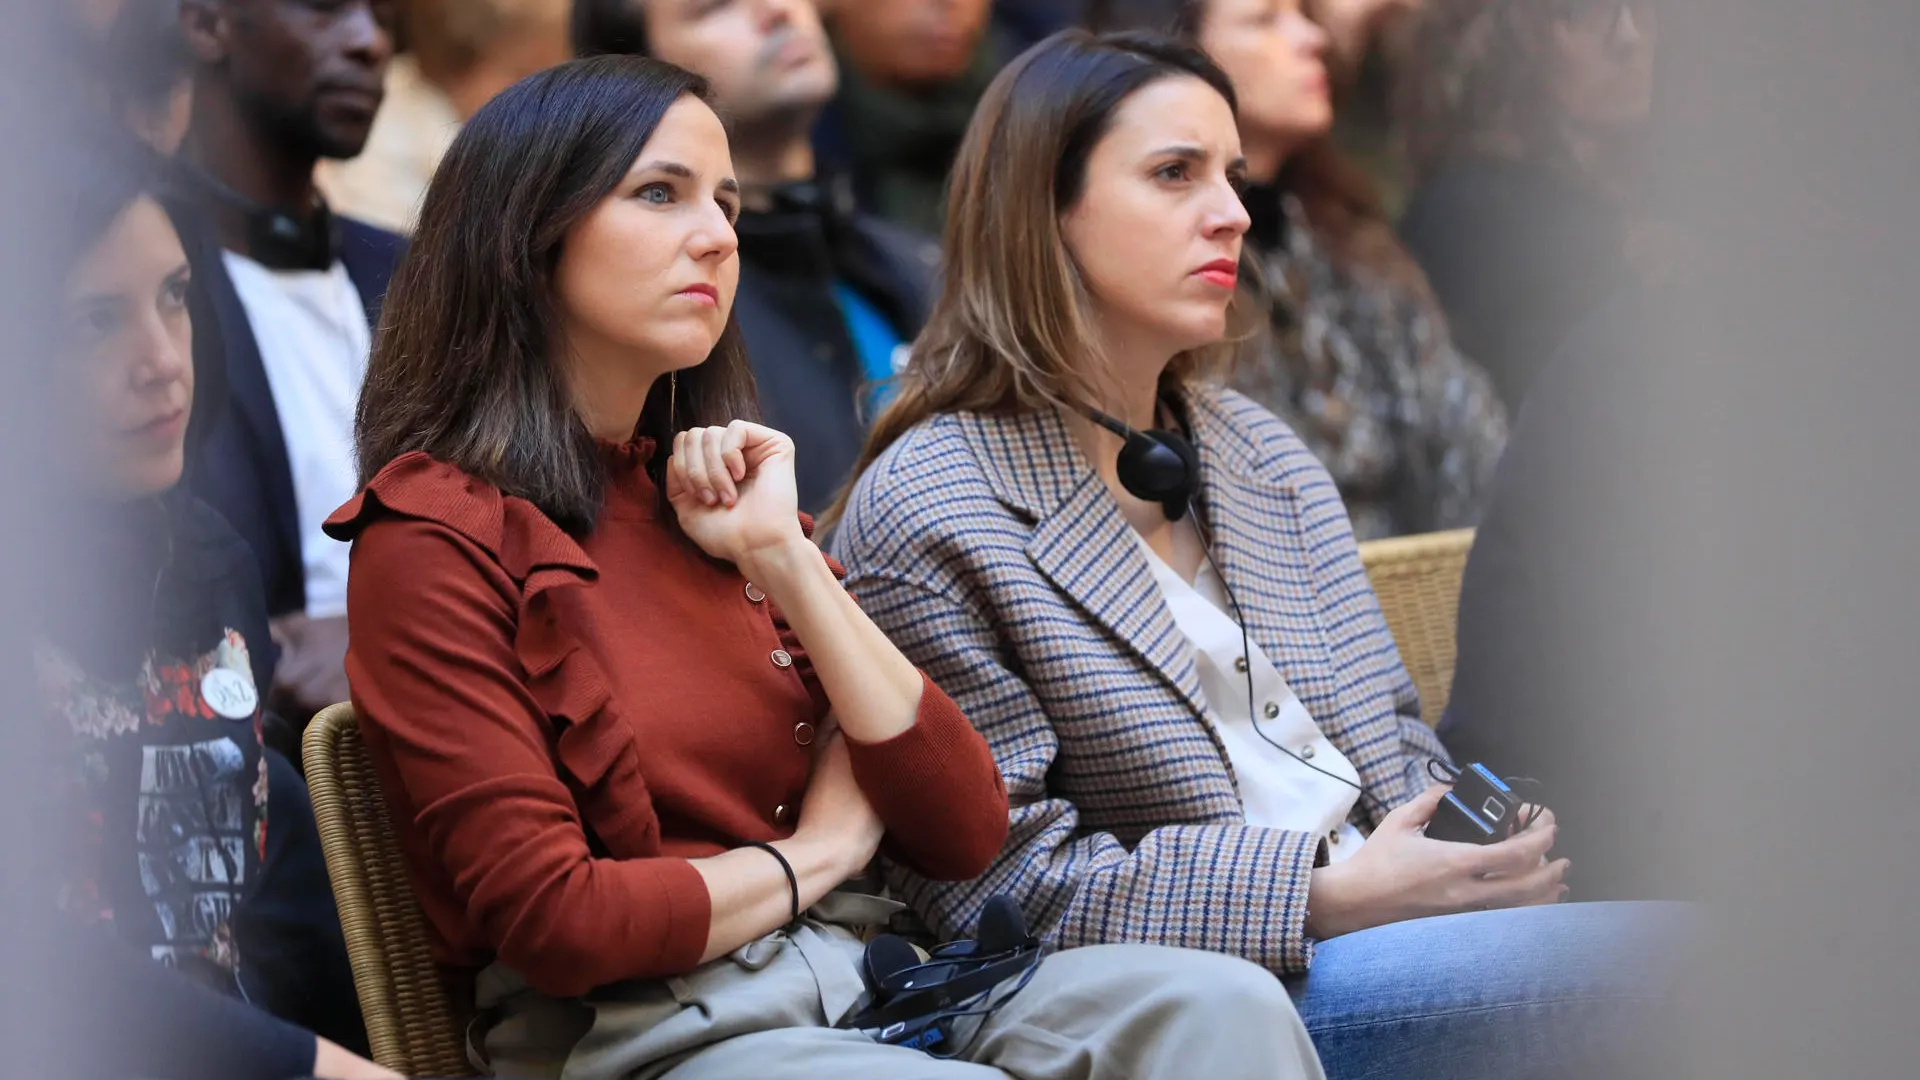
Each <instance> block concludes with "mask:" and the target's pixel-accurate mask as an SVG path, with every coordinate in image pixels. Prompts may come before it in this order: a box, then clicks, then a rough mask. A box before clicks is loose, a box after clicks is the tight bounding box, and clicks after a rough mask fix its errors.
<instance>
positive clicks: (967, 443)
mask: <svg viewBox="0 0 1920 1080" xmlns="http://www.w3.org/2000/svg"><path fill="white" fill-rule="evenodd" d="M1183 401H1184V404H1185V406H1186V413H1187V417H1188V422H1189V426H1190V430H1191V432H1192V434H1193V436H1194V441H1195V443H1196V444H1197V446H1198V448H1199V452H1200V463H1201V474H1202V485H1203V486H1202V499H1203V508H1204V513H1205V519H1206V523H1207V526H1208V529H1209V532H1210V535H1211V538H1212V549H1213V557H1214V559H1215V561H1216V563H1217V565H1218V567H1219V571H1220V573H1221V575H1222V576H1223V577H1224V578H1225V579H1226V581H1227V584H1228V586H1229V587H1230V588H1231V589H1232V590H1233V593H1234V595H1235V596H1236V597H1237V598H1238V599H1239V602H1240V605H1241V607H1242V609H1243V610H1244V611H1245V612H1246V617H1247V620H1248V627H1247V629H1248V631H1249V632H1250V633H1251V634H1252V636H1253V639H1254V640H1256V641H1258V642H1259V643H1260V646H1261V648H1263V649H1265V650H1266V652H1267V655H1268V656H1270V657H1272V658H1274V661H1275V664H1276V665H1277V666H1278V667H1279V669H1280V671H1281V674H1283V675H1284V676H1285V677H1286V679H1287V682H1288V683H1289V684H1291V686H1292V687H1293V690H1294V692H1295V693H1297V694H1298V695H1299V696H1300V700H1301V702H1302V703H1303V704H1304V705H1305V706H1306V708H1307V711H1308V712H1309V713H1310V714H1311V715H1312V716H1313V718H1314V720H1315V721H1317V722H1318V723H1319V725H1320V728H1321V730H1322V731H1324V732H1325V733H1326V735H1327V737H1328V738H1329V739H1330V740H1332V742H1333V743H1334V745H1336V746H1338V747H1339V748H1340V749H1341V750H1342V751H1343V752H1344V753H1345V754H1346V755H1347V757H1348V758H1350V759H1351V760H1352V762H1353V764H1354V766H1355V768H1357V769H1358V770H1359V773H1360V777H1361V780H1362V783H1363V784H1364V786H1365V788H1366V792H1367V793H1366V795H1365V797H1363V798H1362V799H1361V800H1360V802H1359V803H1358V804H1356V806H1355V810H1354V817H1353V820H1354V821H1356V822H1357V823H1360V824H1362V825H1363V826H1366V827H1371V826H1373V825H1376V824H1377V823H1378V822H1379V820H1380V818H1381V817H1383V816H1385V814H1386V812H1387V810H1388V809H1390V808H1391V807H1393V806H1397V805H1399V804H1400V803H1402V802H1405V801H1407V800H1408V799H1410V798H1412V797H1413V796H1414V795H1415V794H1416V793H1418V792H1419V791H1420V790H1422V789H1423V788H1425V787H1426V786H1427V784H1428V780H1427V776H1426V771H1425V770H1426V764H1427V760H1428V759H1429V758H1432V757H1444V754H1445V752H1444V751H1443V750H1442V749H1441V747H1440V743H1439V741H1438V740H1437V739H1436V738H1435V737H1434V735H1433V733H1432V731H1431V730H1430V729H1429V728H1428V727H1427V726H1426V725H1425V724H1423V723H1422V722H1421V721H1420V710H1419V706H1418V702H1417V700H1416V699H1415V696H1414V689H1413V683H1412V681H1411V680H1410V679H1409V678H1408V677H1407V673H1406V669H1405V668H1404V667H1403V666H1402V665H1401V662H1400V655H1399V652H1398V651H1397V650H1396V649H1395V647H1394V643H1393V637H1392V635H1391V634H1390V633H1389V632H1388V631H1387V627H1386V623H1385V622H1384V621H1383V620H1382V618H1381V615H1380V608H1379V603H1378V601H1376V600H1375V598H1374V595H1373V591H1372V589H1371V588H1369V586H1368V583H1367V575H1366V571H1365V570H1364V569H1363V568H1362V567H1361V565H1360V559H1359V555H1358V553H1357V552H1356V550H1355V548H1354V540H1353V532H1352V529H1351V527H1350V526H1349V524H1348V520H1347V515H1346V512H1345V511H1344V509H1343V508H1342V506H1341V503H1340V496H1339V494H1338V493H1337V492H1336V491H1335V490H1334V485H1333V481H1332V479H1331V478H1330V477H1329V476H1328V474H1327V470H1326V469H1325V468H1324V467H1323V466H1321V464H1320V463H1319V462H1318V461H1317V460H1316V459H1315V458H1314V457H1313V455H1312V454H1311V453H1310V452H1308V450H1307V449H1306V447H1305V446H1304V445H1303V444H1302V443H1301V441H1300V440H1299V439H1298V438H1297V437H1295V436H1294V434H1293V432H1292V431H1290V430H1288V428H1287V427H1286V425H1284V424H1283V423H1281V422H1280V420H1278V419H1277V418H1276V417H1274V416H1273V414H1271V413H1269V412H1267V411H1266V410H1265V409H1263V408H1261V407H1260V406H1258V405H1256V404H1254V403H1253V402H1252V401H1250V400H1249V399H1247V398H1245V397H1242V396H1240V395H1239V394H1236V393H1234V392H1232V391H1229V390H1223V389H1217V388H1213V387H1198V388H1194V389H1192V390H1189V391H1187V392H1186V393H1185V394H1184V396H1183ZM1130 530H1131V527H1130V526H1129V525H1128V524H1127V523H1126V520H1125V519H1124V518H1123V517H1122V516H1121V513H1120V508H1119V504H1118V503H1116V502H1115V501H1114V499H1113V496H1112V494H1111V493H1110V492H1109V491H1108V490H1107V488H1106V486H1105V485H1104V484H1103V483H1102V482H1101V481H1100V479H1099V477H1098V476H1097V475H1095V473H1094V470H1093V469H1092V467H1091V466H1089V464H1088V463H1087V460H1086V458H1085V456H1084V455H1082V454H1081V453H1080V450H1079V448H1078V445H1077V444H1076V443H1075V442H1074V440H1073V438H1072V437H1071V435H1070V434H1069V433H1068V431H1067V428H1066V425H1065V424H1063V423H1062V422H1061V420H1060V418H1059V416H1058V415H1057V414H1055V413H1054V412H1053V411H1051V410H1046V411H1041V412H1029V413H1021V414H1005V415H986V414H978V413H950V414H944V415H940V416H936V417H933V418H931V419H929V420H927V421H925V422H924V423H921V424H920V425H918V426H916V427H914V428H913V429H912V430H910V431H908V432H907V434H906V435H904V436H903V437H902V438H901V439H900V440H899V442H897V443H896V444H895V445H893V446H892V447H890V448H888V450H887V452H886V453H885V454H883V455H882V456H881V457H880V459H879V460H878V461H876V462H875V463H874V465H873V467H872V468H870V469H869V470H868V471H867V472H866V474H865V475H864V476H862V477H861V479H860V481H859V483H858V484H857V485H856V487H855V489H854V494H853V498H852V501H851V503H850V505H849V507H848V510H847V514H846V517H845V518H844V520H843V521H842V523H841V525H840V527H839V529H838V530H837V535H836V536H835V539H834V542H833V548H834V551H835V553H836V554H837V555H838V556H839V557H840V559H841V560H842V561H843V562H844V563H845V564H846V566H847V569H848V571H849V577H848V579H847V585H848V587H849V588H850V589H851V590H852V592H853V593H854V595H855V596H857V597H858V598H859V600H860V603H861V606H862V607H863V608H864V609H865V610H866V611H867V613H868V614H869V615H870V616H871V617H872V618H873V620H874V621H875V622H876V623H878V624H879V625H880V627H881V628H882V629H883V630H885V631H886V632H887V634H888V635H889V636H891V637H892V639H893V640H894V642H895V643H896V644H897V645H898V646H899V647H900V649H901V650H902V651H903V652H905V653H906V655H907V656H908V658H910V659H911V660H912V661H913V662H914V663H915V664H918V665H920V667H921V668H922V669H923V670H925V671H926V673H927V674H928V676H929V677H931V678H932V679H933V680H934V681H935V682H936V683H938V684H939V686H940V687H941V689H943V690H945V691H946V692H947V693H948V694H949V695H951V696H952V697H953V699H954V700H955V701H956V702H958V703H959V704H960V707H961V708H962V709H963V710H965V712H966V713H967V716H968V717H969V718H970V719H971V720H972V722H973V724H974V726H975V727H977V728H978V729H979V730H980V732H981V734H983V735H984V736H986V738H987V741H988V743H989V744H990V745H991V746H992V748H993V752H994V756H995V758H996V759H997V760H998V761H999V764H1000V770H1001V772H1002V773H1003V774H1004V775H1005V777H1006V783H1007V793H1008V796H1009V798H1010V799H1011V803H1012V821H1011V829H1010V832H1009V834H1008V839H1007V846H1006V848H1005V849H1004V850H1003V851H1002V852H1001V855H1000V858H999V860H998V861H997V862H996V863H995V864H994V866H993V868H992V869H990V870H989V871H988V872H987V873H986V875H985V876H983V877H981V878H979V879H977V880H975V881H971V882H963V883H944V882H933V881H927V880H924V879H919V878H916V877H913V876H911V875H908V874H906V873H905V872H904V871H901V870H900V869H899V868H897V867H894V868H891V869H890V879H891V884H892V885H893V887H894V888H896V889H898V890H899V891H900V894H901V896H902V897H903V898H904V899H905V900H906V901H907V902H908V903H910V904H911V905H912V906H913V907H914V909H915V910H916V911H917V912H918V913H919V914H920V916H921V917H922V918H923V919H925V920H926V921H927V923H928V924H929V925H930V926H931V927H932V928H933V929H934V930H936V931H938V932H939V933H940V934H941V935H942V936H943V937H951V936H955V935H958V934H961V933H963V932H966V931H970V930H971V929H972V928H973V925H974V922H975V920H976V919H977V918H978V916H979V913H980V910H981V908H982V907H983V906H984V905H985V903H986V900H987V898H988V897H989V896H991V895H993V894H995V893H1005V894H1008V895H1010V896H1012V897H1013V898H1014V899H1015V900H1017V901H1018V902H1019V903H1020V905H1021V907H1022V908H1023V909H1024V910H1025V912H1026V916H1027V920H1028V924H1029V925H1031V926H1034V927H1036V928H1038V932H1041V933H1044V934H1047V935H1048V936H1050V937H1052V938H1053V939H1054V940H1055V941H1056V942H1057V943H1058V944H1060V945H1062V946H1068V947H1071V946H1075V945H1090V944H1096V943H1102V942H1145V943H1150V944H1161V945H1176V946H1185V947H1189V948H1200V949H1211V950H1214V951H1217V952H1224V953H1231V954H1233V955H1236V956H1241V957H1245V958H1246V959H1249V960H1252V961H1254V962H1256V963H1259V964H1261V965H1263V966H1265V967H1267V968H1269V969H1271V970H1273V971H1276V972H1279V973H1282V974H1287V973H1293V972H1299V971H1303V970H1305V969H1306V967H1307V965H1308V963H1309V961H1310V960H1311V958H1312V943H1311V942H1309V941H1308V939H1307V936H1306V932H1305V926H1304V924H1305V919H1306V905H1307V884H1308V878H1309V874H1310V872H1311V870H1312V868H1313V867H1314V865H1315V863H1316V861H1319V860H1320V859H1321V858H1322V857H1323V854H1322V853H1323V847H1322V842H1323V840H1322V837H1320V836H1319V835H1317V834H1310V833H1298V832H1286V831H1281V830H1277V829H1267V828H1260V827H1256V826H1250V825H1248V824H1247V823H1246V816H1245V814H1244V812H1243V810H1242V807H1241V802H1240V797H1239V794H1238V789H1237V787H1236V781H1235V779H1234V775H1233V771H1232V768H1231V767H1230V766H1229V764H1228V761H1227V755H1226V751H1225V749H1224V748H1223V747H1222V745H1221V742H1220V739H1219V736H1218V735H1217V733H1216V731H1215V728H1214V726H1213V722H1212V721H1211V719H1210V718H1209V716H1208V714H1207V711H1206V709H1205V707H1204V703H1205V699H1204V696H1203V694H1202V692H1201V689H1200V682H1199V677H1198V675H1197V674H1196V669H1195V663H1194V654H1193V647H1192V645H1191V644H1190V643H1189V642H1188V640H1187V638H1186V637H1185V636H1184V635H1182V634H1181V633H1180V631H1179V630H1178V628H1177V627H1176V626H1175V625H1174V622H1173V617H1172V615H1171V614H1170V613H1169V612H1168V610H1167V606H1166V603H1165V601H1164V599H1163V598H1162V596H1161V593H1160V591H1159V587H1158V585H1157V584H1156V583H1155V581H1154V579H1153V573H1152V571H1151V569H1150V568H1149V567H1148V565H1147V561H1146V557H1145V555H1144V554H1143V553H1142V552H1141V551H1140V549H1139V546H1138V543H1137V542H1136V541H1135V540H1134V538H1133V536H1132V535H1131V531H1130Z"/></svg>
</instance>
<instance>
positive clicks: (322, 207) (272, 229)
mask: <svg viewBox="0 0 1920 1080" xmlns="http://www.w3.org/2000/svg"><path fill="white" fill-rule="evenodd" d="M185 171H186V172H187V174H188V176H189V177H190V179H191V180H192V182H193V183H195V184H197V185H198V186H199V187H200V188H201V189H202V190H204V191H206V192H207V193H208V194H211V195H212V196H214V197H215V198H217V199H219V200H220V201H221V202H224V203H226V204H227V205H228V206H231V207H233V208H235V209H236V210H239V211H240V212H241V213H243V214H245V215H246V216H247V255H248V257H249V258H251V259H253V261H255V262H257V263H259V264H260V265H262V266H264V267H266V268H267V269H269V270H326V269H329V268H331V267H332V266H333V261H334V259H336V258H338V257H339V255H340V226H339V223H338V222H336V221H335V220H334V217H333V211H331V210H330V209H328V208H327V204H326V200H324V199H322V200H319V204H318V205H317V206H315V207H314V208H313V209H312V210H311V211H310V212H308V213H307V214H305V215H301V214H299V213H297V212H295V211H292V210H288V209H286V208H284V207H279V206H266V205H264V204H262V203H258V202H255V201H254V200H252V199H249V198H247V197H246V196H245V195H242V194H240V193H239V192H238V191H235V190H233V189H232V188H231V187H228V186H227V185H226V184H224V183H222V182H221V181H220V180H218V179H217V178H215V177H214V176H213V175H212V174H210V173H208V172H207V171H206V170H204V169H200V168H196V167H193V166H187V168H186V170H185Z"/></svg>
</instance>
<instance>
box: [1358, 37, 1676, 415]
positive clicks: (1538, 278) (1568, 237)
mask: <svg viewBox="0 0 1920 1080" xmlns="http://www.w3.org/2000/svg"><path fill="white" fill-rule="evenodd" d="M1656 33H1657V26H1656V19H1655V12H1654V5H1653V3H1652V2H1651V0H1428V2H1427V6H1426V8H1425V10H1424V11H1423V12H1422V13H1421V15H1420V17H1419V19H1418V21H1417V22H1416V24H1415V27H1414V29H1413V33H1412V44H1411V48H1410V55H1409V57H1408V60H1407V64H1406V67H1405V69H1404V71H1403V72H1402V74H1401V78H1400V85H1399V88H1398V91H1397V93H1396V96H1397V99H1398V103H1399V104H1398V109H1397V111H1398V113H1399V126H1400V130H1401V132H1402V134H1403V137H1404V138H1405V139H1406V141H1407V155H1408V159H1409V165H1410V166H1411V168H1412V171H1413V178H1414V182H1415V191H1414V194H1413V196H1412V197H1411V199H1410V200H1409V201H1408V204H1407V209H1406V213H1405V215H1404V216H1403V217H1402V219H1401V224H1400V231H1401V235H1402V236H1403V237H1404V238H1405V239H1406V242H1407V246H1408V247H1409V248H1410V249H1411V250H1412V251H1413V253H1414V255H1415V256H1416V257H1418V258H1419V260H1420V262H1421V265H1422V266H1424V267H1425V268H1426V272H1427V276H1428V277H1429V278H1430V279H1431V280H1432V281H1433V286H1434V289H1435V291H1436V292H1437V293H1438V294H1439V296H1440V301H1441V303H1442V304H1443V305H1444V306H1445V307H1446V310H1447V315H1448V317H1449V318H1450V319H1451V320H1452V323H1453V328H1454V332H1455V333H1456V334H1457V335H1458V336H1459V338H1460V342H1461V344H1462V345H1463V346H1464V347H1465V348H1466V350H1467V351H1468V352H1469V353H1471V354H1472V355H1473V356H1474V357H1476V358H1477V359H1479V360H1480V361H1481V362H1482V363H1484V364H1485V365H1486V367H1487V370H1488V372H1489V373H1490V374H1491V375H1492V376H1493V379H1494V382H1495V383H1496V384H1497V385H1498V386H1499V388H1500V393H1501V396H1502V397H1503V398H1505V400H1506V402H1507V405H1508V407H1509V408H1515V409H1517V408H1519V406H1520V402H1521V401H1522V399H1523V398H1524V397H1525V395H1526V390H1527V386H1528V384H1529V383H1530V382H1531V381H1532V378H1533V375H1534V373H1535V372H1536V371H1538V370H1539V369H1540V367H1541V366H1542V365H1544V364H1545V363H1546V361H1547V358H1548V356H1550V355H1551V354H1552V353H1553V352H1554V351H1555V350H1556V349H1558V348H1559V347H1560V345H1561V343H1562V342H1564V341H1565V340H1566V337H1567V335H1568V334H1569V333H1570V332H1571V331H1572V329H1573V327H1574V326H1575V325H1577V324H1578V323H1579V322H1580V321H1581V320H1582V319H1583V318H1584V317H1585V316H1586V314H1587V313H1588V312H1589V311H1591V310H1592V309H1593V307H1594V306H1595V305H1596V304H1598V303H1600V302H1601V301H1603V300H1605V299H1606V298H1607V297H1609V296H1610V295H1612V293H1613V292H1614V290H1615V287H1616V286H1617V285H1621V284H1625V283H1626V282H1625V280H1624V275H1626V274H1628V273H1630V272H1633V273H1639V274H1641V275H1643V280H1646V279H1647V276H1651V277H1652V280H1649V281H1648V283H1650V284H1651V283H1656V282H1657V280H1658V275H1660V274H1662V273H1664V272H1666V270H1667V261H1668V260H1669V259H1670V258H1671V257H1673V256H1674V255H1675V254H1676V249H1674V248H1673V247H1672V246H1671V234H1669V233H1667V232H1665V231H1664V230H1662V229H1660V228H1658V227H1656V226H1655V225H1654V224H1653V222H1651V220H1649V219H1646V218H1645V217H1644V216H1643V211H1644V209H1645V207H1644V206H1643V205H1641V202H1642V200H1641V195H1642V192H1641V190H1640V189H1641V183H1642V177H1641V166H1642V162H1643V158H1644V149H1645V141H1646V137H1647V131H1648V127H1647V123H1648V118H1649V116H1650V114H1651V111H1652V99H1653V64H1654V49H1655V45H1656Z"/></svg>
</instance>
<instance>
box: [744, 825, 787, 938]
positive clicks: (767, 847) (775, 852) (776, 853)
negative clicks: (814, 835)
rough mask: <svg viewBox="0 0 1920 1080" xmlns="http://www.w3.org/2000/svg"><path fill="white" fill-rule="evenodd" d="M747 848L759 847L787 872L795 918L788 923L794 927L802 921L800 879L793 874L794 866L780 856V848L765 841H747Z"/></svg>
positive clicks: (784, 857)
mask: <svg viewBox="0 0 1920 1080" xmlns="http://www.w3.org/2000/svg"><path fill="white" fill-rule="evenodd" d="M747 846H748V847H757V848H759V849H760V850H761V851H764V852H766V853H767V854H769V855H771V856H773V857H774V858H775V859H777V860H779V862H780V869H782V870H784V871H786V872H787V888H788V889H789V890H791V891H792V893H793V916H792V917H791V918H790V919H788V920H787V922H788V925H792V924H793V923H797V922H799V921H800V879H799V878H797V877H795V876H794V874H793V864H792V863H790V862H788V861H787V857H786V856H785V855H782V854H780V849H779V848H777V847H774V846H773V845H772V844H769V843H767V842H766V841H765V840H749V841H747Z"/></svg>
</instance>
